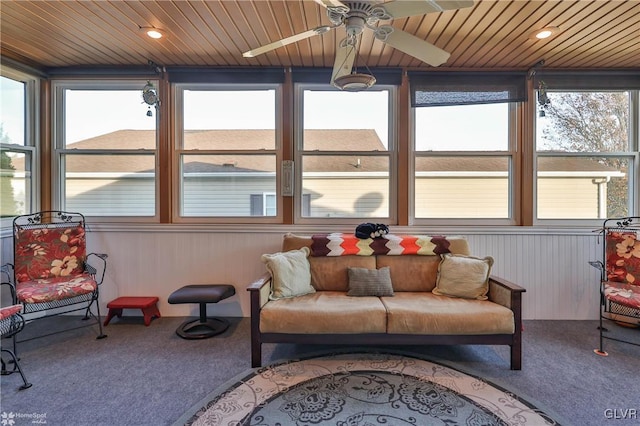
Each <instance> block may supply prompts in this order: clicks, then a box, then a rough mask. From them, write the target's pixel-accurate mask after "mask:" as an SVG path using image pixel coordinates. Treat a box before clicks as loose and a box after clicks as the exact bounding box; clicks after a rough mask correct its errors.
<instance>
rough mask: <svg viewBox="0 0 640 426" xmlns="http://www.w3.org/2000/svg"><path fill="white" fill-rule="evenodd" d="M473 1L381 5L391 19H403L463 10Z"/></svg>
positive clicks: (424, 0) (430, 0) (432, 0)
mask: <svg viewBox="0 0 640 426" xmlns="http://www.w3.org/2000/svg"><path fill="white" fill-rule="evenodd" d="M473 3H474V2H473V1H467V0H459V1H455V0H421V1H404V0H397V1H392V2H389V3H384V4H381V5H380V7H382V8H383V9H384V10H386V11H387V14H388V15H389V16H390V17H391V18H392V19H394V18H405V17H407V16H414V15H425V14H427V13H435V12H443V11H445V10H453V9H463V8H465V7H471V6H473Z"/></svg>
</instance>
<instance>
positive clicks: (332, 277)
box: [309, 256, 376, 292]
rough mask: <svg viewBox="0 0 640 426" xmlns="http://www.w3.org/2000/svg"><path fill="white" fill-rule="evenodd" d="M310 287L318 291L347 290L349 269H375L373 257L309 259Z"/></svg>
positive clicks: (374, 258)
mask: <svg viewBox="0 0 640 426" xmlns="http://www.w3.org/2000/svg"><path fill="white" fill-rule="evenodd" d="M309 264H310V265H311V285H312V286H313V287H314V288H315V289H316V290H319V291H323V290H324V291H326V290H328V291H344V292H347V291H348V290H349V268H366V269H376V257H375V256H338V257H310V258H309Z"/></svg>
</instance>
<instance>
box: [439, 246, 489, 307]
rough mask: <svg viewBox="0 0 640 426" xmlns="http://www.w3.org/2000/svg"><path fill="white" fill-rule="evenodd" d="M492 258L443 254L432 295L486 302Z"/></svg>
mask: <svg viewBox="0 0 640 426" xmlns="http://www.w3.org/2000/svg"><path fill="white" fill-rule="evenodd" d="M492 265H493V258H492V257H490V256H487V257H485V258H483V259H480V258H477V257H473V256H463V255H454V254H443V255H442V262H440V266H439V267H438V279H437V280H436V288H434V289H433V293H434V294H437V295H440V296H452V297H463V298H466V299H478V300H487V292H488V291H489V274H490V273H491V266H492Z"/></svg>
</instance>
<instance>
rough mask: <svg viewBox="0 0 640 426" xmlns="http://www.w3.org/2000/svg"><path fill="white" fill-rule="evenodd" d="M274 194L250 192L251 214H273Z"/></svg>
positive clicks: (274, 207) (274, 212) (274, 210)
mask: <svg viewBox="0 0 640 426" xmlns="http://www.w3.org/2000/svg"><path fill="white" fill-rule="evenodd" d="M275 215H276V194H266V193H265V194H251V216H275Z"/></svg>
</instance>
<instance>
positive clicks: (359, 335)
mask: <svg viewBox="0 0 640 426" xmlns="http://www.w3.org/2000/svg"><path fill="white" fill-rule="evenodd" d="M302 247H310V248H311V247H312V239H311V237H301V236H295V235H292V234H287V235H285V237H284V240H283V246H282V252H287V251H290V250H296V249H300V248H302ZM450 249H451V253H454V254H462V255H468V254H469V247H468V244H467V241H466V240H465V239H463V238H458V239H456V241H455V243H454V244H451V247H450ZM440 261H441V257H440V256H437V255H426V256H425V255H400V256H394V255H372V256H335V257H326V256H314V253H313V251H312V252H311V255H310V256H309V265H310V270H311V285H312V286H313V287H314V289H315V290H316V291H315V293H312V294H306V295H303V296H298V297H292V298H284V299H280V300H269V294H270V291H271V283H272V277H271V275H270V274H268V273H267V274H265V275H264V276H262V277H260V278H259V279H258V280H256V281H255V282H253V283H252V284H250V285H249V287H248V291H249V292H250V296H251V364H252V366H253V367H259V366H261V365H262V344H263V343H297V344H347V345H460V344H471V345H509V346H510V347H511V357H510V358H511V359H510V366H511V369H512V370H520V369H521V363H522V361H521V360H522V344H521V337H522V315H521V307H522V293H523V292H524V291H525V289H523V288H522V287H519V286H517V285H515V284H513V283H511V282H509V281H506V280H504V279H501V278H498V277H495V276H490V277H489V291H488V294H487V296H488V300H476V299H466V298H457V297H448V296H441V295H436V294H433V293H432V290H433V289H434V287H435V286H436V279H437V276H438V266H439V264H440ZM385 266H388V267H389V268H390V274H391V281H392V283H393V291H394V295H393V296H392V297H351V296H348V295H347V290H348V285H349V283H348V280H349V278H348V268H350V267H352V268H353V267H358V268H367V269H377V268H382V267H385Z"/></svg>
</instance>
